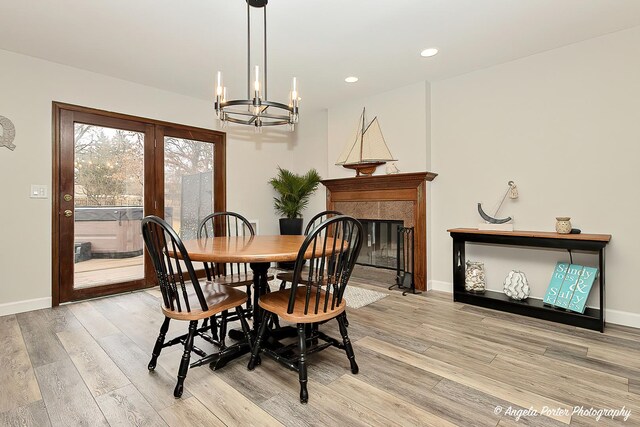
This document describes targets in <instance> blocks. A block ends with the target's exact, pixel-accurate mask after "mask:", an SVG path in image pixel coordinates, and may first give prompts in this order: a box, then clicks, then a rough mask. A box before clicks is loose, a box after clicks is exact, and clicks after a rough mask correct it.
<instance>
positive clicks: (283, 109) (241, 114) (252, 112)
mask: <svg viewBox="0 0 640 427" xmlns="http://www.w3.org/2000/svg"><path fill="white" fill-rule="evenodd" d="M268 1H269V0H246V2H247V99H235V100H227V88H226V87H225V86H224V84H223V81H222V73H221V72H220V71H218V75H217V82H216V102H215V109H216V116H217V117H218V119H219V120H220V122H221V124H222V126H223V127H225V126H226V124H227V123H228V122H231V123H238V124H241V125H249V126H254V127H255V129H256V131H258V132H259V131H260V130H261V129H262V127H263V126H278V125H289V127H290V129H291V130H293V129H294V127H295V124H296V123H298V101H299V100H300V98H299V97H298V87H297V81H296V78H295V77H294V78H293V82H292V85H291V91H290V92H289V104H288V105H286V104H282V103H279V102H273V101H269V100H268V98H267V3H268ZM252 7H255V8H263V10H264V64H263V73H262V81H261V80H260V78H261V75H260V67H259V66H258V65H256V66H255V68H254V76H253V77H254V78H253V81H252V80H251V8H252Z"/></svg>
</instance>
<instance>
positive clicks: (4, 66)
mask: <svg viewBox="0 0 640 427" xmlns="http://www.w3.org/2000/svg"><path fill="white" fill-rule="evenodd" d="M0 70H2V72H1V77H2V78H1V79H0V93H1V94H2V96H0V115H3V116H5V117H8V118H9V119H11V120H12V121H13V123H14V124H15V126H16V139H15V144H16V149H15V151H13V152H11V151H9V150H7V149H6V148H3V147H0V185H1V187H0V200H2V208H1V209H0V224H1V225H0V232H1V233H0V235H1V236H2V237H1V242H2V244H0V315H2V314H6V313H9V312H16V311H21V310H26V309H32V308H39V307H44V306H47V305H49V304H50V297H51V237H50V236H51V198H49V199H46V200H37V199H30V198H29V189H30V185H31V184H47V185H48V186H49V191H50V192H51V175H52V169H51V161H52V160H51V159H52V148H51V147H52V134H51V121H52V112H51V102H52V101H60V102H66V103H71V104H78V105H83V106H87V107H94V108H99V109H104V110H110V111H116V112H120V113H126V114H132V115H137V116H142V117H148V118H153V119H159V120H166V121H169V122H175V123H182V124H188V125H194V126H199V127H204V128H215V126H216V120H215V115H214V111H213V105H212V103H211V102H208V101H203V100H199V99H193V98H189V97H185V96H181V95H177V94H174V93H170V92H166V91H162V90H158V89H155V88H151V87H147V86H142V85H139V84H134V83H130V82H126V81H123V80H118V79H114V78H110V77H106V76H103V75H100V74H95V73H90V72H87V71H84V70H79V69H75V68H71V67H67V66H63V65H59V64H55V63H52V62H47V61H43V60H39V59H35V58H31V57H27V56H22V55H18V54H14V53H10V52H6V51H0ZM211 84H212V88H213V84H214V83H213V81H212V83H211ZM235 129H237V128H233V127H231V126H230V127H229V129H228V130H227V132H228V133H227V207H228V208H229V209H233V210H238V211H240V212H242V213H243V214H244V215H246V216H247V217H249V218H255V219H258V220H259V221H260V231H261V233H263V234H274V233H277V232H278V225H277V221H275V219H274V218H275V217H274V214H273V211H272V209H271V206H272V194H271V190H270V187H269V186H268V183H267V182H268V180H269V178H270V177H271V176H273V175H274V174H275V168H276V165H277V164H280V165H281V166H283V167H291V161H292V147H293V135H295V134H290V133H287V132H285V133H282V134H274V132H269V131H265V134H264V135H262V136H259V137H258V138H256V137H255V136H254V135H253V133H252V132H251V133H246V132H244V131H240V130H235ZM25 301H27V302H25Z"/></svg>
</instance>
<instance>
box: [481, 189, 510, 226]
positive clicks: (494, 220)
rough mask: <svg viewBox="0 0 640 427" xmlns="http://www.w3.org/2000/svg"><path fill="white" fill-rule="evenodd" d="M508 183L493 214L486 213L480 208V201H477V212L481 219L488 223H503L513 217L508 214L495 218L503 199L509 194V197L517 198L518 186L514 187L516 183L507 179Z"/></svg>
mask: <svg viewBox="0 0 640 427" xmlns="http://www.w3.org/2000/svg"><path fill="white" fill-rule="evenodd" d="M508 185H509V187H508V188H507V191H506V192H505V193H504V197H502V201H501V202H500V204H499V205H498V209H496V211H495V213H494V214H493V216H489V215H487V214H486V212H485V211H484V210H483V209H482V203H478V213H479V214H480V216H481V217H482V219H484V220H485V221H487V222H488V223H490V224H505V223H507V222H509V221H511V220H512V219H513V218H511V217H510V216H508V217H506V218H495V216H496V215H497V214H498V211H499V210H500V208H501V207H502V204H503V203H504V201H505V199H506V198H507V196H509V198H510V199H517V198H518V187H516V184H514V182H513V181H509V182H508Z"/></svg>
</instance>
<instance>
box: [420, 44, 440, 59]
mask: <svg viewBox="0 0 640 427" xmlns="http://www.w3.org/2000/svg"><path fill="white" fill-rule="evenodd" d="M437 53H438V49H436V48H435V47H430V48H429V49H425V50H423V51H422V52H420V56H424V57H425V58H427V57H429V56H433V55H435V54H437Z"/></svg>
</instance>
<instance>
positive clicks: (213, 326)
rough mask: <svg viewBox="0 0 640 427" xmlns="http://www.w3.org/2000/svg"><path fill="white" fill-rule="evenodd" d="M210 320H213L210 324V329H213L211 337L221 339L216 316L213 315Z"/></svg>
mask: <svg viewBox="0 0 640 427" xmlns="http://www.w3.org/2000/svg"><path fill="white" fill-rule="evenodd" d="M204 320H205V322H206V321H207V319H204ZM209 321H210V322H211V325H210V326H209V330H210V331H211V338H213V339H214V340H216V341H219V340H220V338H219V337H218V323H217V322H216V316H215V315H214V316H211V317H210V318H209Z"/></svg>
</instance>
